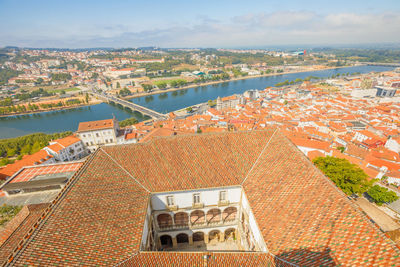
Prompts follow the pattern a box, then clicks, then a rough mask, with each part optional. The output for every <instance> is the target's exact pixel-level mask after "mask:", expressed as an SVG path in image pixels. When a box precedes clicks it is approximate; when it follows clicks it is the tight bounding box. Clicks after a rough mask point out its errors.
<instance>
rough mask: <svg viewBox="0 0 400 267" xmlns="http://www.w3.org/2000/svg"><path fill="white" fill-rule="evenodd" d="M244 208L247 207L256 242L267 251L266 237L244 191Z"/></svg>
mask: <svg viewBox="0 0 400 267" xmlns="http://www.w3.org/2000/svg"><path fill="white" fill-rule="evenodd" d="M241 203H242V209H245V210H246V212H247V214H248V215H249V226H250V227H249V228H250V231H251V234H252V236H253V237H254V239H255V240H254V241H255V243H257V245H258V246H259V247H260V249H261V251H265V252H267V251H268V250H267V247H266V246H265V242H264V238H263V237H262V234H261V232H260V230H259V229H258V225H257V222H256V218H255V217H254V214H253V212H252V211H251V208H250V204H249V202H248V200H247V197H246V194H245V193H244V192H243V193H242V202H241Z"/></svg>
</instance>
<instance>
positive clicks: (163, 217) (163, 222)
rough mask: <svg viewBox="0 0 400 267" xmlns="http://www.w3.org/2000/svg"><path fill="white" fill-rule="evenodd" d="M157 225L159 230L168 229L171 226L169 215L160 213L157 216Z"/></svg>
mask: <svg viewBox="0 0 400 267" xmlns="http://www.w3.org/2000/svg"><path fill="white" fill-rule="evenodd" d="M157 223H158V226H159V227H160V228H164V227H170V226H172V225H173V223H172V217H171V215H169V214H166V213H162V214H160V215H158V216H157Z"/></svg>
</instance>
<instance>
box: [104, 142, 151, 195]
mask: <svg viewBox="0 0 400 267" xmlns="http://www.w3.org/2000/svg"><path fill="white" fill-rule="evenodd" d="M100 150H101V151H103V152H104V154H106V155H107V157H109V158H110V159H111V160H112V161H113V162H114V163H115V164H117V166H118V167H120V168H121V170H123V171H124V172H126V173H127V174H128V175H129V177H131V178H132V179H133V180H134V181H135V182H136V183H137V184H138V185H140V186H141V187H142V188H143V189H144V190H146V191H147V192H148V193H151V191H150V190H149V189H147V188H146V187H145V186H144V185H142V184H141V183H140V182H139V181H138V180H137V179H136V178H135V177H134V176H133V175H132V174H131V173H130V172H128V171H127V170H126V169H125V168H124V167H122V166H121V164H119V163H118V162H117V161H116V160H115V159H114V158H113V157H111V156H110V154H108V153H107V152H106V151H105V150H104V149H103V148H102V147H100Z"/></svg>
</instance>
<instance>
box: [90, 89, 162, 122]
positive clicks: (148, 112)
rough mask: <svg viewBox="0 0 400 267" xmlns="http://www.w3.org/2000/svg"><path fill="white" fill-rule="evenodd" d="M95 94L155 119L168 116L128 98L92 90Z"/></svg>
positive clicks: (104, 99)
mask: <svg viewBox="0 0 400 267" xmlns="http://www.w3.org/2000/svg"><path fill="white" fill-rule="evenodd" d="M90 93H91V94H92V95H93V96H95V97H97V98H99V99H101V100H103V101H105V102H114V103H116V104H120V105H121V106H123V107H127V108H130V109H131V110H132V111H138V112H140V113H142V114H144V115H147V116H150V117H152V118H153V119H155V120H163V119H166V118H167V115H165V114H162V113H159V112H157V111H154V110H151V109H149V108H145V107H143V106H140V105H138V104H134V103H132V102H129V101H127V100H124V99H121V98H118V97H114V96H110V95H105V94H99V93H96V92H93V91H92V92H90Z"/></svg>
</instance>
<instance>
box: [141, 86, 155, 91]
mask: <svg viewBox="0 0 400 267" xmlns="http://www.w3.org/2000/svg"><path fill="white" fill-rule="evenodd" d="M142 87H143V89H144V91H145V92H149V91H150V90H151V89H153V86H152V85H151V84H142Z"/></svg>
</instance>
